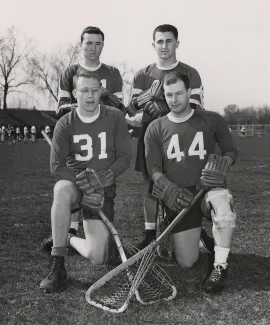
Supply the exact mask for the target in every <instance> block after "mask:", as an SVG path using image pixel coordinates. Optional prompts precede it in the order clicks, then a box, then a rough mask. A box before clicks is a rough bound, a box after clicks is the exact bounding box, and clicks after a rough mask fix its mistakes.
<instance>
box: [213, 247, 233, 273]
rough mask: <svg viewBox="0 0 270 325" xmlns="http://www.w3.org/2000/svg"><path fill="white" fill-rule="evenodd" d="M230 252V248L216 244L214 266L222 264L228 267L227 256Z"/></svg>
mask: <svg viewBox="0 0 270 325" xmlns="http://www.w3.org/2000/svg"><path fill="white" fill-rule="evenodd" d="M229 252H230V248H225V247H220V246H215V262H214V266H217V265H218V264H221V265H222V266H223V267H225V268H226V267H227V258H228V255H229Z"/></svg>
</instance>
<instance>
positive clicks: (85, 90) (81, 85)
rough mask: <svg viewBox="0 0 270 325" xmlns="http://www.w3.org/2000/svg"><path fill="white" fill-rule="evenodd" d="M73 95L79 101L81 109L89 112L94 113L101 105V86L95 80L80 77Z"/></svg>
mask: <svg viewBox="0 0 270 325" xmlns="http://www.w3.org/2000/svg"><path fill="white" fill-rule="evenodd" d="M73 95H74V97H75V98H76V99H77V102H78V107H79V108H81V109H83V110H85V111H87V112H94V111H95V110H96V109H97V107H98V104H99V99H100V96H101V86H100V84H99V82H98V80H96V79H94V78H85V77H79V78H78V80H77V88H76V89H75V90H74V91H73Z"/></svg>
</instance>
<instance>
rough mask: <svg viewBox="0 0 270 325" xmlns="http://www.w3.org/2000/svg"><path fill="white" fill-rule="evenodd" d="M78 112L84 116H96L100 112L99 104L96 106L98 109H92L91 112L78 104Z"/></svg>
mask: <svg viewBox="0 0 270 325" xmlns="http://www.w3.org/2000/svg"><path fill="white" fill-rule="evenodd" d="M77 112H78V114H79V115H81V116H82V117H86V118H91V117H94V116H95V115H97V114H98V112H99V105H98V106H97V107H96V109H95V110H94V111H91V112H89V111H86V110H85V109H83V108H82V107H80V106H78V107H77Z"/></svg>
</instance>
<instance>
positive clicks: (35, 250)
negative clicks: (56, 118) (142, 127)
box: [0, 137, 270, 325]
mask: <svg viewBox="0 0 270 325" xmlns="http://www.w3.org/2000/svg"><path fill="white" fill-rule="evenodd" d="M236 142H237V145H238V146H239V147H240V150H241V153H240V159H239V162H238V163H237V165H236V166H235V167H234V168H233V169H232V170H231V172H230V174H229V177H228V181H229V187H230V188H231V189H232V192H233V195H234V198H235V207H236V211H237V215H238V222H237V228H236V230H235V234H234V238H233V244H232V254H231V259H230V265H231V268H230V276H229V280H228V285H227V288H226V290H225V291H224V292H223V293H222V294H218V295H209V294H206V293H204V292H203V291H202V289H201V287H202V281H203V279H204V277H205V275H206V272H207V255H206V254H201V256H200V259H199V261H198V262H197V263H196V265H195V266H194V267H193V268H191V269H188V270H187V269H185V270H183V269H181V268H180V267H177V266H173V267H170V269H169V272H170V274H171V277H172V279H173V281H174V282H175V285H176V287H177V289H178V295H177V297H176V298H175V300H173V301H172V302H169V303H160V304H155V305H153V306H150V307H144V306H142V305H139V303H138V302H137V301H132V303H131V304H130V306H129V308H128V309H127V311H126V312H125V313H123V314H120V315H112V314H108V313H105V312H103V311H101V310H99V309H95V308H94V307H91V306H90V305H89V304H87V303H86V302H85V300H84V294H85V291H86V290H87V289H88V288H89V286H90V285H91V284H92V283H94V282H95V281H96V280H97V279H98V278H99V277H101V276H102V275H103V274H104V272H105V269H104V267H103V266H93V265H91V263H89V262H88V261H87V260H85V259H83V258H82V257H80V256H78V255H72V256H68V259H67V270H68V276H69V282H68V287H67V289H66V290H65V291H62V292H60V293H57V294H45V293H43V292H41V291H40V290H39V283H40V281H41V280H42V279H43V278H44V277H45V276H46V275H47V267H48V259H47V257H46V256H44V255H43V254H42V253H41V252H40V251H39V246H40V243H41V241H42V240H43V239H44V237H46V236H47V235H48V234H50V206H51V202H52V188H53V180H52V178H51V176H50V173H49V146H48V145H47V144H46V143H44V142H43V141H39V142H38V143H36V144H30V143H29V144H23V143H19V144H16V145H15V146H12V147H9V146H8V144H7V143H0V192H1V193H0V194H1V195H0V324H3V325H11V324H12V325H13V324H16V325H24V324H37V325H42V324H57V325H58V324H63V325H69V324H72V325H82V324H85V325H86V324H89V325H96V324H104V325H105V324H117V325H121V324H123V325H124V324H158V325H160V324H167V325H168V324H175V325H176V324H177V325H178V324H189V325H195V324H207V325H209V324H218V325H225V324H226V325H229V324H230V325H232V324H237V325H242V324H249V325H251V324H254V325H255V324H256V325H259V324H263V325H266V324H270V271H269V270H270V253H269V251H270V248H269V244H270V236H269V235H270V220H269V218H270V203H269V202H270V146H269V143H270V137H264V138H261V139H259V138H247V139H245V140H240V139H239V138H236ZM117 193H118V195H117V200H116V228H117V229H118V230H119V232H120V234H123V235H124V237H127V238H129V239H130V241H132V242H134V243H135V242H137V241H139V240H140V239H141V237H140V236H141V234H142V231H143V228H144V221H143V213H142V212H143V211H142V179H141V175H140V174H138V173H135V172H134V170H133V166H132V167H131V168H130V169H129V170H128V171H127V172H126V173H125V174H124V175H122V176H121V177H120V178H119V179H118V192H117ZM206 227H207V228H208V230H209V229H210V224H206Z"/></svg>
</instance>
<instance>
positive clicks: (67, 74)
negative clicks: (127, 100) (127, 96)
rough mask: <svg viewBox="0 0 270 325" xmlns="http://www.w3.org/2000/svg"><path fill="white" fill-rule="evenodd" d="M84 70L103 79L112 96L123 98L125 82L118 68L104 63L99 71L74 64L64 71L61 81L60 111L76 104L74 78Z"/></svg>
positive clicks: (104, 86) (59, 94)
mask: <svg viewBox="0 0 270 325" xmlns="http://www.w3.org/2000/svg"><path fill="white" fill-rule="evenodd" d="M79 68H82V69H85V70H87V71H89V72H93V73H95V74H97V75H98V76H99V78H100V79H101V83H102V87H103V88H106V89H107V90H108V91H109V93H110V94H115V95H116V96H118V97H119V98H121V97H122V87H123V81H122V77H121V75H120V72H119V70H118V69H117V68H115V67H112V66H110V65H107V64H104V63H102V64H101V65H100V67H99V68H98V69H96V70H95V69H89V68H87V67H85V66H82V65H80V64H78V63H77V64H74V65H71V66H70V67H68V68H67V69H65V70H64V72H63V73H62V75H61V77H60V81H59V93H58V109H59V108H60V107H64V105H69V104H73V103H76V99H75V98H74V96H73V94H72V91H73V89H74V87H73V77H74V76H75V74H76V73H77V71H78V69H79Z"/></svg>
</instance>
